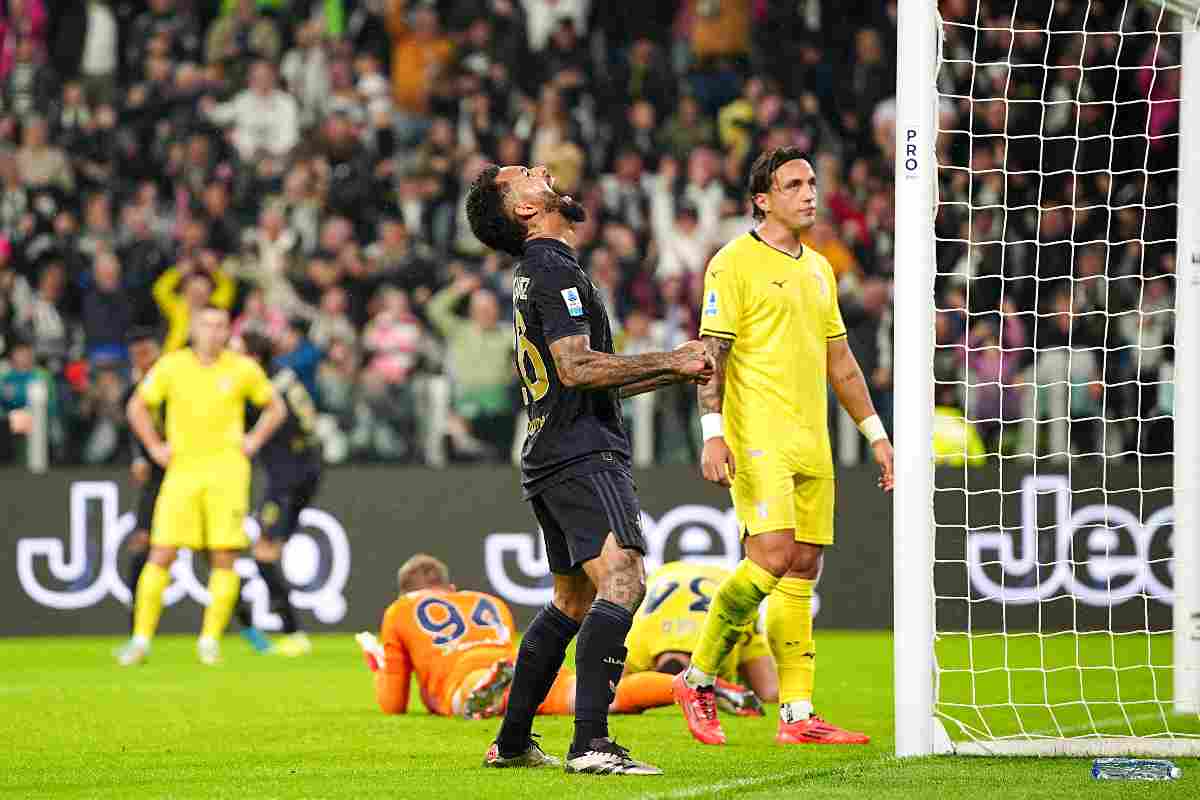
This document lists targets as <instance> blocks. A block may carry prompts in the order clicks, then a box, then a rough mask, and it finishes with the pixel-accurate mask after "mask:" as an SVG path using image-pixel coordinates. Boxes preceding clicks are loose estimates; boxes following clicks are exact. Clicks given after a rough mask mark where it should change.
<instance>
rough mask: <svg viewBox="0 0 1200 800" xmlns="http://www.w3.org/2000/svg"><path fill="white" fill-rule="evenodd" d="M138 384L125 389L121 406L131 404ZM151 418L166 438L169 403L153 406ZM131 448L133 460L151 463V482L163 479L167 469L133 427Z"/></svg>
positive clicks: (160, 433)
mask: <svg viewBox="0 0 1200 800" xmlns="http://www.w3.org/2000/svg"><path fill="white" fill-rule="evenodd" d="M138 386H139V383H138V382H136V381H135V382H133V383H132V385H130V386H129V387H128V388H127V389H126V390H125V394H124V395H122V397H121V408H125V407H126V406H128V405H129V400H130V398H132V397H133V393H134V392H136V391H137V389H138ZM150 418H151V419H152V420H153V421H154V429H155V430H156V431H158V434H159V436H162V437H163V438H164V439H165V438H166V430H167V423H166V419H167V404H166V403H160V404H159V405H158V407H157V408H151V409H150ZM129 450H130V455H131V456H132V457H133V460H135V461H136V460H137V459H139V458H140V459H144V460H145V461H146V462H148V463H149V464H150V482H152V483H153V482H155V481H162V478H163V475H164V474H166V473H165V471H164V470H163V468H162V467H160V466H159V465H158V463H157V462H155V460H154V459H153V458H151V457H150V451H148V450H147V449H146V445H144V444H142V440H141V439H140V438H139V437H138V435H137V434H136V433H134V432H133V429H132V428H131V429H130V430H129Z"/></svg>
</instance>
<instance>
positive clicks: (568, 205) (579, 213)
mask: <svg viewBox="0 0 1200 800" xmlns="http://www.w3.org/2000/svg"><path fill="white" fill-rule="evenodd" d="M546 210H547V211H557V212H558V213H559V214H562V215H563V217H564V218H565V219H566V220H567V221H568V222H583V221H584V220H586V219H587V209H586V208H584V207H583V205H581V204H580V203H579V202H577V201H576V200H575V198H573V197H570V196H568V195H565V194H559V193H558V192H556V191H554V190H553V189H551V190H550V193H549V195H548V196H547V197H546Z"/></svg>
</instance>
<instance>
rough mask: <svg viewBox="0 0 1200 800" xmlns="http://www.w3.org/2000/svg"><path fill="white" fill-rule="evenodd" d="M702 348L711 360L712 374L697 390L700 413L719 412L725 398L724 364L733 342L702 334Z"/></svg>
mask: <svg viewBox="0 0 1200 800" xmlns="http://www.w3.org/2000/svg"><path fill="white" fill-rule="evenodd" d="M700 341H702V342H704V349H705V350H707V351H708V355H709V357H710V358H711V359H712V362H713V376H712V380H710V381H709V382H708V383H707V384H705V385H703V386H701V387H700V388H699V390H698V391H697V397H698V399H699V404H700V413H701V414H720V413H721V408H722V406H723V405H724V398H725V365H726V362H727V361H728V360H729V351H730V350H731V349H733V342H732V341H731V340H729V339H720V338H717V337H716V336H702V337H700Z"/></svg>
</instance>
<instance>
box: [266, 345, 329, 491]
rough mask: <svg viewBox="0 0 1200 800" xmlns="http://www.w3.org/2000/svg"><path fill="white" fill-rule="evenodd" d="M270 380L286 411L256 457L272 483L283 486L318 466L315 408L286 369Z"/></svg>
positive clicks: (319, 458)
mask: <svg viewBox="0 0 1200 800" xmlns="http://www.w3.org/2000/svg"><path fill="white" fill-rule="evenodd" d="M271 383H273V384H275V391H276V392H277V393H278V394H279V396H280V397H281V398H283V401H284V403H286V404H287V410H288V415H287V419H285V420H284V421H283V424H282V425H280V426H279V427H278V428H277V429H276V430H275V433H273V434H271V438H270V439H268V440H267V442H266V444H264V445H263V446H262V449H261V450H259V451H258V458H259V462H260V463H261V464H262V466H263V469H265V470H266V472H267V480H268V481H269V482H270V483H271V485H272V486H287V485H290V484H292V483H299V482H301V481H303V480H304V479H305V478H306V477H307V476H309V475H311V474H312V471H313V470H314V469H319V468H320V465H321V456H320V448H319V446H318V442H317V435H316V424H317V409H316V406H315V405H313V401H312V397H311V396H310V395H309V393H308V390H307V389H305V388H304V384H303V383H302V382H301V380H300V379H299V378H298V377H297V376H296V373H294V372H292V371H291V370H290V369H281V370H279V371H278V372H275V373H274V374H273V375H272V376H271Z"/></svg>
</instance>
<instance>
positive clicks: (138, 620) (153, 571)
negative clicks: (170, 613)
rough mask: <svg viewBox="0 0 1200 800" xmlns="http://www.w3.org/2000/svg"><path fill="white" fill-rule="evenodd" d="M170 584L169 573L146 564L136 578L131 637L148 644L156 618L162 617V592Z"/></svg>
mask: <svg viewBox="0 0 1200 800" xmlns="http://www.w3.org/2000/svg"><path fill="white" fill-rule="evenodd" d="M170 582H171V573H170V572H169V571H167V570H166V569H164V568H162V567H160V566H159V565H158V564H155V563H154V562H153V561H151V562H148V563H147V564H146V566H145V568H144V569H143V570H142V575H141V577H140V578H138V582H137V590H136V594H135V599H134V604H133V635H134V637H135V638H139V639H141V640H143V641H146V642H149V641H150V640H151V639H152V638H154V632H155V631H156V630H158V618H159V617H161V616H162V607H163V592H165V591H166V590H167V584H169V583H170Z"/></svg>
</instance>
